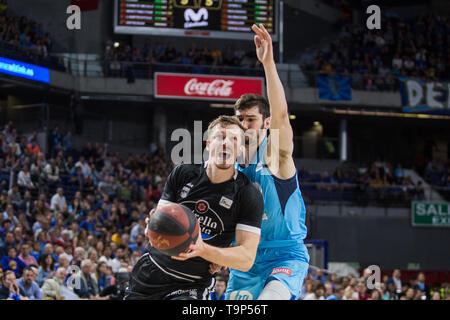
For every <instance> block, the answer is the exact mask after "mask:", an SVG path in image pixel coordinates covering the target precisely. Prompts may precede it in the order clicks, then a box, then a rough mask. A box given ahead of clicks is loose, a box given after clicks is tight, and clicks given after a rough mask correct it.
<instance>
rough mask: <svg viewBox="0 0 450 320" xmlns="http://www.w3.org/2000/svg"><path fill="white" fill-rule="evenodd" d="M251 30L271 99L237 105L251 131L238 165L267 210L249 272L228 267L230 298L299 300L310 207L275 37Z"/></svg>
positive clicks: (306, 257)
mask: <svg viewBox="0 0 450 320" xmlns="http://www.w3.org/2000/svg"><path fill="white" fill-rule="evenodd" d="M252 30H253V31H254V32H255V34H256V35H255V37H254V40H255V46H256V53H257V57H258V60H259V61H260V62H261V63H262V64H263V66H264V71H265V75H266V82H267V83H266V85H267V96H268V100H269V101H268V102H267V100H266V99H265V98H264V97H262V96H259V95H243V96H242V97H241V98H240V99H239V100H238V101H237V102H236V104H235V113H236V116H237V117H238V118H239V119H240V121H241V123H242V125H243V126H244V128H245V129H246V135H247V137H246V142H247V144H246V149H247V157H246V160H244V161H246V163H244V164H242V162H240V163H239V165H238V169H239V170H241V171H242V172H244V173H245V174H246V175H247V176H248V177H249V178H250V180H251V181H252V182H254V183H255V184H256V185H257V186H258V188H259V189H260V190H261V192H262V194H263V198H264V215H263V221H262V226H261V241H260V243H259V246H258V252H257V256H256V261H255V263H254V265H253V267H252V268H251V269H250V270H249V271H248V272H242V271H239V270H234V269H230V279H229V282H228V288H227V291H226V299H230V300H239V299H242V300H244V299H249V300H251V299H260V300H289V299H292V300H295V299H298V297H299V295H300V291H301V288H302V284H303V280H304V278H305V276H306V274H307V271H308V263H309V255H308V250H307V249H306V246H305V245H304V243H303V239H305V237H306V233H307V232H306V225H305V214H306V210H305V205H304V202H303V198H302V195H301V192H300V188H299V184H298V177H297V170H296V168H295V165H294V160H293V158H292V152H293V149H294V144H293V130H292V127H291V124H290V122H289V114H288V108H287V102H286V97H285V94H284V89H283V85H282V83H281V81H280V78H279V77H278V72H277V69H276V65H275V62H274V59H273V46H272V39H271V37H270V34H269V33H268V32H267V30H266V29H265V28H264V26H262V25H260V26H256V25H253V27H252ZM268 130H269V135H267V131H268ZM252 143H253V144H256V145H252Z"/></svg>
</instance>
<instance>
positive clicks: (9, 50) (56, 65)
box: [0, 40, 66, 72]
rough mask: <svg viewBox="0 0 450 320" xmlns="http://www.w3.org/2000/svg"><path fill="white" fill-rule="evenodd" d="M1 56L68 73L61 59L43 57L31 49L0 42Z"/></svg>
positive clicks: (48, 56)
mask: <svg viewBox="0 0 450 320" xmlns="http://www.w3.org/2000/svg"><path fill="white" fill-rule="evenodd" d="M0 56H2V57H4V58H9V59H14V60H19V61H22V62H26V63H30V64H35V65H39V66H41V67H45V68H49V69H53V70H56V71H61V72H65V71H66V69H65V68H64V65H63V63H62V61H61V60H60V58H59V57H57V56H55V55H51V54H48V55H47V56H42V55H39V54H37V53H36V52H35V51H34V50H33V49H31V48H24V47H22V46H16V45H14V44H11V43H8V42H5V41H2V40H0Z"/></svg>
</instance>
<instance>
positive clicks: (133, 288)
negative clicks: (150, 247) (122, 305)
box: [125, 253, 212, 300]
mask: <svg viewBox="0 0 450 320" xmlns="http://www.w3.org/2000/svg"><path fill="white" fill-rule="evenodd" d="M211 281H212V276H207V277H206V276H203V277H200V276H195V275H191V274H188V273H181V272H179V271H177V270H174V269H171V268H170V267H167V266H162V265H160V264H158V263H157V262H156V261H155V260H154V259H153V258H152V257H151V256H150V255H149V253H146V254H144V255H143V256H142V257H141V258H140V259H139V260H138V262H137V263H136V265H135V266H134V267H133V270H132V272H131V274H130V281H129V286H128V288H127V290H126V294H125V299H126V300H127V299H128V300H132V299H136V300H163V299H168V298H169V297H171V296H174V295H183V294H189V295H195V294H197V293H198V294H199V295H202V294H203V291H205V290H206V288H208V287H209V286H210V285H211Z"/></svg>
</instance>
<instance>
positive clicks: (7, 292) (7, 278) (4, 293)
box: [0, 270, 28, 300]
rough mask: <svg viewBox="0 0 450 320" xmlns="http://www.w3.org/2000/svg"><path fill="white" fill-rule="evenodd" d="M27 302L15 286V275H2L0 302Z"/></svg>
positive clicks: (7, 272)
mask: <svg viewBox="0 0 450 320" xmlns="http://www.w3.org/2000/svg"><path fill="white" fill-rule="evenodd" d="M5 299H6V300H28V298H27V297H25V296H23V295H22V294H21V292H20V289H19V286H18V285H17V281H16V275H15V273H14V272H13V271H10V270H9V271H6V272H5V273H4V274H3V279H2V284H1V286H0V300H5Z"/></svg>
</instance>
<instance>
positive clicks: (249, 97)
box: [234, 94, 270, 120]
mask: <svg viewBox="0 0 450 320" xmlns="http://www.w3.org/2000/svg"><path fill="white" fill-rule="evenodd" d="M255 106H257V107H258V110H259V113H261V114H262V116H263V120H265V119H266V118H268V117H270V105H269V102H268V101H267V99H266V98H264V97H263V96H260V95H258V94H243V95H242V96H241V97H240V98H239V99H238V100H237V101H236V102H235V104H234V111H235V112H236V111H237V110H246V109H250V108H253V107H255Z"/></svg>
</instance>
